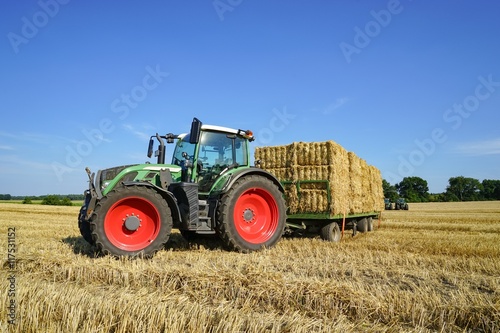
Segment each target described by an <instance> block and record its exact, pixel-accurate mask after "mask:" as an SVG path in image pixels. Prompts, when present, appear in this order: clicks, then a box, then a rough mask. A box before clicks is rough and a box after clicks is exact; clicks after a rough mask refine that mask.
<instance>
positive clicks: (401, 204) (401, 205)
mask: <svg viewBox="0 0 500 333" xmlns="http://www.w3.org/2000/svg"><path fill="white" fill-rule="evenodd" d="M394 209H396V210H408V203H407V202H406V200H405V199H403V198H399V199H398V200H397V201H396V203H395V205H394Z"/></svg>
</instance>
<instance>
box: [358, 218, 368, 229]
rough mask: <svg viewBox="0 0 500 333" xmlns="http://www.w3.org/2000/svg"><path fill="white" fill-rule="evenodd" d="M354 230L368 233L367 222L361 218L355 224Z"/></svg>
mask: <svg viewBox="0 0 500 333" xmlns="http://www.w3.org/2000/svg"><path fill="white" fill-rule="evenodd" d="M356 229H357V230H358V231H359V232H367V231H368V221H367V220H366V217H363V218H362V219H361V220H359V221H358V223H356Z"/></svg>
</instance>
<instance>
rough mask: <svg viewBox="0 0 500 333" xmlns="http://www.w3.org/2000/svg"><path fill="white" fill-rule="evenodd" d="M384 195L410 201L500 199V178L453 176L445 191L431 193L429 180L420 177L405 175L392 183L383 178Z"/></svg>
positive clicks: (392, 199)
mask: <svg viewBox="0 0 500 333" xmlns="http://www.w3.org/2000/svg"><path fill="white" fill-rule="evenodd" d="M382 187H383V189H384V196H385V197H386V198H389V199H391V201H396V200H397V199H398V198H405V199H406V200H407V201H409V202H428V201H434V202H436V201H479V200H500V180H494V179H485V180H483V181H482V182H480V181H479V180H477V179H475V178H469V177H464V176H458V177H451V178H450V179H449V180H448V186H447V187H446V190H445V191H444V192H443V193H432V194H431V193H429V187H428V185H427V181H426V180H424V179H422V178H420V177H405V178H403V180H402V181H401V182H399V183H397V184H394V185H391V184H390V183H389V182H388V181H386V180H385V179H383V180H382Z"/></svg>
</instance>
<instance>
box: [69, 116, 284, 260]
mask: <svg viewBox="0 0 500 333" xmlns="http://www.w3.org/2000/svg"><path fill="white" fill-rule="evenodd" d="M155 139H156V140H157V141H158V149H157V150H156V152H155V156H156V157H157V162H156V163H155V164H152V163H148V162H146V163H145V164H136V165H124V166H117V167H113V168H109V169H104V170H99V171H97V173H93V172H91V171H90V170H89V169H88V168H87V169H86V172H87V174H88V176H89V189H88V190H86V191H85V202H84V204H83V206H82V208H81V210H80V214H79V217H78V226H79V229H80V232H81V234H82V236H83V237H84V239H85V240H86V241H87V242H89V243H91V244H93V245H95V246H96V247H97V248H98V250H99V251H100V252H102V253H103V254H109V255H113V256H116V257H133V256H144V257H151V256H152V255H153V254H154V253H155V252H156V251H158V250H160V249H162V248H163V247H164V246H165V244H166V243H167V241H168V239H169V236H170V233H171V230H172V228H178V229H179V230H180V232H181V234H182V235H183V236H184V237H186V238H191V237H192V236H194V235H197V234H214V235H217V236H218V237H220V239H221V240H222V242H223V244H224V245H225V246H226V247H227V248H229V249H232V250H236V251H240V252H251V251H255V250H259V249H262V248H267V247H272V246H273V245H275V244H276V243H277V242H278V241H279V240H280V238H281V236H282V234H283V231H284V228H285V225H286V207H285V201H284V198H283V193H284V189H283V186H282V185H281V184H280V182H279V181H278V180H277V179H276V178H275V177H274V176H273V175H272V174H270V173H268V172H266V171H265V170H262V169H260V168H257V167H254V166H250V164H249V161H250V151H249V142H251V141H252V140H254V137H253V134H252V132H251V131H249V130H240V129H238V130H236V129H231V128H226V127H220V126H210V125H203V124H202V123H201V122H200V121H199V120H198V119H197V118H194V119H193V122H192V125H191V130H190V132H189V133H186V134H180V135H174V134H166V135H159V134H156V135H154V136H151V138H150V141H149V147H148V154H147V156H148V157H151V156H152V155H153V149H154V140H155ZM165 143H176V145H175V149H174V152H173V157H172V161H171V164H165V152H166V149H165V147H166V145H165Z"/></svg>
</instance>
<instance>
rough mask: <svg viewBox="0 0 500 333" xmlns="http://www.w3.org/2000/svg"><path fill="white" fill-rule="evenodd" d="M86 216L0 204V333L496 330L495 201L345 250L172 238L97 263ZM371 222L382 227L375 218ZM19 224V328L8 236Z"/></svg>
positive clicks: (404, 222)
mask: <svg viewBox="0 0 500 333" xmlns="http://www.w3.org/2000/svg"><path fill="white" fill-rule="evenodd" d="M78 209H79V208H78V207H57V206H42V205H22V204H12V203H5V204H1V205H0V231H1V233H2V234H3V235H0V251H2V253H1V255H2V258H3V268H2V270H1V271H0V280H1V282H0V288H1V289H0V331H5V332H7V330H8V331H11V332H116V333H117V332H153V331H155V332H224V333H226V332H435V331H437V332H498V331H499V330H500V274H499V272H500V260H499V259H500V202H498V201H497V202H470V203H469V202H467V203H425V204H410V210H409V211H385V212H383V220H382V223H381V225H380V228H378V229H376V230H375V232H371V233H366V234H358V235H357V236H355V237H351V235H350V234H346V235H345V237H344V239H343V240H342V241H341V242H340V243H336V244H334V243H327V242H324V241H321V240H319V239H316V238H285V239H283V240H282V241H280V242H279V243H278V245H277V246H276V247H275V248H273V249H269V250H264V251H261V252H256V253H251V254H239V253H235V252H228V251H225V250H223V249H222V248H221V247H220V245H219V243H218V242H216V241H213V240H211V239H203V240H201V241H200V245H197V244H192V243H191V244H190V243H188V242H186V241H185V240H184V239H183V238H182V237H181V236H180V234H179V233H174V234H173V235H172V236H171V238H170V240H171V241H170V242H169V244H168V246H167V248H166V249H165V250H164V251H161V252H159V253H158V254H157V255H156V256H155V257H154V258H153V259H150V260H142V259H137V260H128V261H127V260H115V259H112V258H109V257H98V256H97V257H96V256H95V254H94V250H93V248H92V247H91V246H89V245H88V244H87V243H85V241H84V240H83V239H82V238H81V237H80V234H79V232H78V228H77V224H76V218H77V214H78ZM375 226H377V223H375ZM9 227H15V228H16V236H15V243H16V247H17V250H18V253H17V254H16V264H17V270H16V272H15V273H14V274H15V279H16V282H15V293H16V298H15V301H16V315H17V320H16V322H17V323H16V324H15V325H9V324H7V323H6V322H7V319H8V317H7V314H8V309H7V307H8V302H9V300H10V299H11V298H10V297H8V289H9V281H8V280H7V277H8V276H9V274H10V272H9V271H8V263H7V230H8V228H9Z"/></svg>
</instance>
